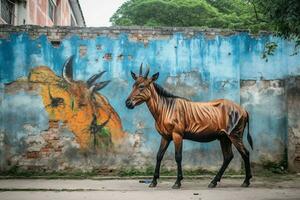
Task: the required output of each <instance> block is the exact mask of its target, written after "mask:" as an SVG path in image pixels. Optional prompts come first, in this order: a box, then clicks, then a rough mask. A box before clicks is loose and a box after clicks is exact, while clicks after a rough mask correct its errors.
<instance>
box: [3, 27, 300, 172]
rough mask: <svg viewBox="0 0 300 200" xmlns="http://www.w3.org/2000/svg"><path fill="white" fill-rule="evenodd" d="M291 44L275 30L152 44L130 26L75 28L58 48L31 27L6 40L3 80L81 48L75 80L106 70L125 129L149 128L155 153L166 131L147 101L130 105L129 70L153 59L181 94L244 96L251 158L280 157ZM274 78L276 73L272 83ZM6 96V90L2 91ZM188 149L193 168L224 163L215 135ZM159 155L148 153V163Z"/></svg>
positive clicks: (292, 64)
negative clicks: (84, 31)
mask: <svg viewBox="0 0 300 200" xmlns="http://www.w3.org/2000/svg"><path fill="white" fill-rule="evenodd" d="M269 41H274V42H276V43H277V44H278V48H277V50H276V51H275V53H274V55H272V56H269V59H268V62H266V61H265V60H264V59H262V58H261V55H262V51H263V49H264V45H265V44H266V43H267V42H269ZM82 48H86V50H87V52H86V54H85V55H83V54H80V49H82ZM293 48H294V43H293V42H290V41H284V40H282V39H280V38H276V37H273V36H271V35H264V36H259V37H253V36H251V35H249V34H248V33H236V34H232V35H229V36H223V35H221V34H217V35H216V36H215V37H213V38H208V37H206V35H205V34H204V33H203V32H197V33H196V34H195V35H194V36H192V37H190V36H189V37H188V36H186V35H185V34H184V33H180V32H174V33H173V34H171V35H170V36H167V37H166V36H164V37H163V36H162V37H157V38H155V39H151V38H150V39H149V41H148V42H147V43H144V42H139V41H136V40H133V39H132V37H131V33H126V32H121V33H120V34H118V35H117V36H112V35H99V36H97V37H96V38H87V39H81V38H80V37H79V36H78V35H76V34H74V35H71V37H68V38H65V39H63V40H62V41H61V44H60V46H59V47H53V46H52V44H51V43H50V42H49V41H48V39H47V36H46V35H41V36H39V37H38V38H36V39H32V38H31V37H30V36H29V35H28V34H27V33H26V32H19V33H12V34H10V35H9V37H8V38H4V39H0V80H1V81H0V82H1V84H2V86H1V87H2V88H3V87H4V86H3V84H4V83H8V82H11V81H14V80H16V79H17V78H19V77H21V76H27V75H28V73H29V71H30V69H31V68H33V67H36V66H40V65H42V66H49V67H50V68H51V69H53V70H54V71H55V73H56V74H58V75H60V74H61V71H62V66H63V63H64V62H65V60H66V58H68V57H69V56H71V55H75V62H74V76H75V80H87V79H88V78H89V77H90V76H91V75H93V74H95V73H97V72H98V71H101V70H106V71H107V72H108V73H107V74H106V75H105V79H110V80H112V82H111V83H110V85H109V86H107V87H106V88H105V89H103V90H101V93H102V94H103V95H104V96H106V97H107V99H108V100H109V102H110V103H111V104H112V106H113V107H114V108H115V110H116V111H117V113H118V114H119V115H120V118H121V121H122V123H123V127H124V130H125V131H127V132H128V133H129V134H134V133H135V132H136V131H139V132H142V133H143V140H142V141H143V144H142V147H141V148H142V149H143V150H142V152H152V155H154V154H155V153H156V151H157V149H158V145H159V141H160V137H159V135H158V134H157V133H156V130H155V128H154V120H153V118H152V116H151V115H150V112H149V111H148V110H147V107H146V106H145V105H142V106H140V107H137V108H136V109H134V110H130V111H129V110H128V109H126V107H125V105H124V102H125V99H126V98H127V96H128V95H129V93H130V91H131V86H132V84H133V80H132V78H131V76H130V70H132V71H134V72H137V71H138V68H139V65H140V64H141V63H142V62H143V63H144V65H147V64H148V65H150V66H151V71H150V73H155V72H157V71H159V72H160V77H159V80H158V83H159V84H161V85H162V86H164V87H166V88H167V89H169V90H171V91H172V92H174V93H176V94H177V95H184V96H185V97H187V98H190V99H192V100H194V101H208V100H212V99H216V98H228V99H231V100H233V101H235V102H237V103H242V104H243V105H244V106H245V107H246V108H247V109H248V110H249V112H250V114H251V125H250V131H251V134H252V135H253V139H254V146H255V149H254V151H252V153H251V155H252V161H253V162H258V163H259V162H260V161H261V160H262V159H269V160H275V161H280V159H281V158H282V156H284V148H285V147H286V145H287V144H286V137H287V114H286V112H287V111H286V108H285V91H284V85H282V84H281V85H280V83H278V81H279V82H280V80H281V81H282V80H284V79H285V78H286V77H288V76H290V75H293V76H296V75H300V55H296V56H290V55H291V54H292V53H293ZM106 54H111V56H112V57H111V59H108V60H107V59H104V57H105V55H106ZM250 80H254V82H253V84H252V85H251V84H250V85H249V84H248V85H247V84H246V86H243V84H241V81H244V82H245V83H247V81H250ZM270 80H275V81H274V84H273V85H272V84H269V82H268V81H270ZM276 80H278V81H276ZM266 82H268V83H267V84H266ZM283 82H284V81H283ZM272 83H273V82H272ZM187 91H190V93H189V92H187ZM2 93H3V92H2ZM186 95H188V96H186ZM5 96H6V95H5V94H4V95H3V94H2V98H4V99H5V98H6V97H5ZM8 98H9V97H8ZM1 114H2V117H3V118H4V117H5V116H3V115H4V113H1ZM7 123H8V122H7ZM141 124H142V126H141ZM248 147H249V146H248ZM171 149H172V147H171ZM171 151H172V150H171ZM184 152H185V153H184V157H183V159H184V160H183V162H184V163H185V165H186V166H189V167H191V168H193V167H195V166H202V167H212V168H213V169H215V168H218V167H219V165H218V164H216V162H217V163H221V162H222V156H221V149H220V147H219V144H218V142H217V141H215V142H212V143H208V144H199V143H195V142H189V141H187V142H185V144H184ZM236 157H238V156H236ZM153 158H154V156H152V157H151V156H150V157H149V162H150V163H152V161H153ZM232 166H233V167H236V168H239V167H240V160H239V159H235V161H234V163H233V164H232Z"/></svg>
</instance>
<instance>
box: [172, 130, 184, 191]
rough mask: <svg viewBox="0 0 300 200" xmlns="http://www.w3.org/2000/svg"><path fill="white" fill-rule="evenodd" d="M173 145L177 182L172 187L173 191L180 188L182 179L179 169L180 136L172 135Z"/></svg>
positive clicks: (180, 169)
mask: <svg viewBox="0 0 300 200" xmlns="http://www.w3.org/2000/svg"><path fill="white" fill-rule="evenodd" d="M172 137H173V141H174V145H175V160H176V163H177V180H176V182H175V183H174V185H173V186H172V188H173V189H179V188H180V187H181V180H182V179H183V176H182V168H181V161H182V136H181V135H180V134H178V133H173V134H172Z"/></svg>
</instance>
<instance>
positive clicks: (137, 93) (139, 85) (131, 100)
mask: <svg viewBox="0 0 300 200" xmlns="http://www.w3.org/2000/svg"><path fill="white" fill-rule="evenodd" d="M149 71H150V68H149V66H148V67H147V69H146V72H145V74H143V63H142V64H141V66H140V72H139V76H137V75H136V74H135V73H133V72H132V71H131V76H132V78H133V79H134V80H135V83H134V84H133V87H132V91H131V93H130V95H129V97H128V98H127V100H126V102H125V104H126V107H127V108H129V109H133V108H134V107H135V106H137V105H140V104H142V103H144V102H147V101H148V100H149V99H150V97H151V88H150V86H151V84H152V83H153V82H154V81H156V80H157V79H158V76H159V73H158V72H157V73H155V74H154V75H153V76H152V77H149V78H148V75H149Z"/></svg>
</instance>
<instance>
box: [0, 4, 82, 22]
mask: <svg viewBox="0 0 300 200" xmlns="http://www.w3.org/2000/svg"><path fill="white" fill-rule="evenodd" d="M0 14H1V15H0V24H12V25H25V24H32V25H40V26H85V21H84V17H83V13H82V10H81V7H80V4H79V1H78V0H0Z"/></svg>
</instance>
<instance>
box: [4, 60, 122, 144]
mask: <svg viewBox="0 0 300 200" xmlns="http://www.w3.org/2000/svg"><path fill="white" fill-rule="evenodd" d="M72 61H73V56H71V57H70V58H68V59H67V61H66V62H65V64H64V67H63V71H62V75H61V76H57V75H56V74H55V73H54V72H53V71H52V70H51V69H50V68H48V67H45V66H39V67H35V68H32V69H31V71H30V73H29V75H28V77H25V78H19V79H18V80H16V81H13V82H11V83H8V84H6V86H5V89H6V91H7V92H8V93H11V92H14V93H15V92H17V91H20V90H24V91H25V92H29V93H30V92H32V91H36V92H38V93H39V94H40V95H41V97H42V100H43V104H44V107H45V110H46V111H47V113H48V116H49V124H51V126H50V128H51V127H57V126H58V123H63V125H64V126H65V127H66V128H67V129H69V130H70V131H71V132H72V133H73V134H74V135H75V139H76V141H77V142H78V144H79V145H80V148H81V149H87V148H96V149H99V148H100V149H103V148H104V149H109V148H111V147H112V146H113V144H118V143H120V141H121V140H122V138H123V137H124V132H123V130H122V123H121V120H120V117H119V115H118V114H117V113H116V111H115V110H114V108H113V107H112V106H111V105H110V103H109V100H107V99H106V98H105V97H104V96H103V95H101V94H100V93H99V92H100V90H101V89H102V88H104V87H105V86H107V85H108V84H109V82H110V81H98V80H99V79H100V78H101V76H102V75H103V74H104V73H105V71H102V72H100V73H98V74H95V75H93V76H91V77H90V78H89V79H88V80H87V81H86V82H84V81H80V80H79V81H76V80H73V66H72Z"/></svg>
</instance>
